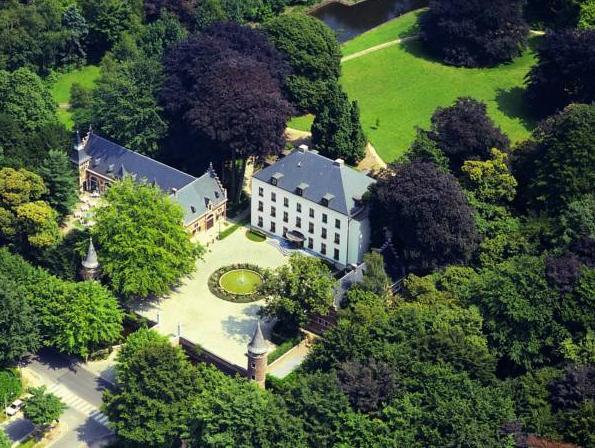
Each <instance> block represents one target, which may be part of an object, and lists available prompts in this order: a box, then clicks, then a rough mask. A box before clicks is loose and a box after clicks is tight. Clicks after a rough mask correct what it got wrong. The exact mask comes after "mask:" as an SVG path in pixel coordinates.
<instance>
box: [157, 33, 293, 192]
mask: <svg viewBox="0 0 595 448" xmlns="http://www.w3.org/2000/svg"><path fill="white" fill-rule="evenodd" d="M237 27H239V25H221V27H214V28H211V29H209V30H208V31H207V32H206V33H203V34H201V35H199V36H195V37H191V38H189V39H188V40H187V41H185V42H183V43H181V44H180V45H178V46H177V47H175V48H174V49H173V50H172V51H170V52H169V54H168V55H167V57H166V62H165V70H166V79H165V82H164V84H163V89H162V91H161V97H162V100H163V104H164V107H165V109H166V111H167V112H168V113H169V115H170V117H171V118H172V121H182V122H184V123H185V124H186V125H187V127H188V130H189V131H190V133H193V134H195V135H197V134H198V135H199V136H201V137H203V138H206V139H208V140H209V141H211V142H212V143H213V145H215V147H216V148H217V149H218V150H219V152H220V154H223V157H222V158H223V159H224V160H228V161H230V162H231V173H232V179H231V185H230V187H231V188H230V191H231V197H232V198H233V199H234V200H235V201H237V200H238V199H239V196H240V193H241V185H242V180H243V176H244V170H245V166H246V160H247V159H248V157H256V158H258V159H262V158H264V157H266V156H268V155H270V154H277V153H279V152H280V151H281V149H283V147H284V145H285V139H284V131H285V125H286V122H287V119H288V117H289V115H290V111H291V110H290V106H289V104H288V103H287V101H285V99H284V98H283V96H282V94H281V90H280V86H279V84H280V79H279V78H278V76H280V74H281V73H282V71H281V70H280V69H279V66H278V65H277V64H278V61H279V59H278V57H277V56H274V55H275V52H274V49H272V48H271V47H270V45H269V46H268V49H266V48H265V47H266V39H264V41H263V36H262V34H261V32H259V31H256V30H250V31H249V30H248V29H245V28H242V29H241V30H238V28H237ZM210 34H212V35H210ZM250 34H252V35H253V37H254V42H253V43H251V42H250ZM232 37H233V38H234V39H232ZM235 38H237V39H235ZM263 49H266V51H263ZM267 54H271V55H272V56H271V57H270V58H269V57H267V56H266V55H267ZM263 58H264V59H266V61H265V60H264V59H263Z"/></svg>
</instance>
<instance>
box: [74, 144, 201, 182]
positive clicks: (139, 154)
mask: <svg viewBox="0 0 595 448" xmlns="http://www.w3.org/2000/svg"><path fill="white" fill-rule="evenodd" d="M91 137H97V138H100V139H101V140H104V141H106V142H108V143H111V144H112V145H116V146H119V147H120V148H122V149H124V150H125V151H128V152H131V153H133V154H136V155H138V156H141V157H143V158H145V159H148V160H150V161H152V162H155V163H158V164H159V165H163V166H165V167H167V168H169V169H171V170H174V171H177V172H178V173H182V174H184V175H185V176H189V177H191V178H192V181H191V182H189V183H188V184H186V185H184V186H183V187H182V188H186V186H187V185H189V184H190V183H192V182H194V181H195V180H196V179H198V178H197V177H194V176H193V175H192V174H188V173H185V172H184V171H182V170H179V169H177V168H174V167H173V166H170V165H167V164H166V163H163V162H160V161H159V160H156V159H153V158H152V157H149V156H146V155H144V154H141V153H140V152H137V151H133V150H132V149H128V148H126V147H125V146H122V145H120V144H118V143H115V142H112V141H111V140H108V139H107V138H105V137H102V136H101V135H97V134H95V133H93V134H91ZM90 140H91V139H89V140H87V144H88V143H89V141H90ZM85 146H87V145H85Z"/></svg>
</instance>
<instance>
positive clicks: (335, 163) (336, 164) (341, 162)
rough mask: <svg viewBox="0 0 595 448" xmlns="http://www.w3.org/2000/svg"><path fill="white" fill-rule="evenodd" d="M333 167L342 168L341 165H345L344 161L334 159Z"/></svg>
mask: <svg viewBox="0 0 595 448" xmlns="http://www.w3.org/2000/svg"><path fill="white" fill-rule="evenodd" d="M333 165H335V166H342V165H345V161H344V160H343V159H335V161H334V162H333Z"/></svg>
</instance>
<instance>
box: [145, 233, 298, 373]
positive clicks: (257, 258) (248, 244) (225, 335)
mask: <svg viewBox="0 0 595 448" xmlns="http://www.w3.org/2000/svg"><path fill="white" fill-rule="evenodd" d="M246 231H247V228H245V227H241V228H239V229H238V230H236V231H235V232H234V233H232V234H231V235H229V236H228V237H227V238H225V239H223V240H221V241H217V242H215V243H214V244H213V245H211V246H209V247H208V248H207V253H206V254H205V256H204V259H203V260H200V261H198V262H197V265H196V271H195V272H194V273H193V274H192V276H191V277H190V278H187V279H185V280H184V281H183V283H182V284H181V285H180V286H179V287H177V288H175V289H174V290H173V291H172V293H171V294H169V295H168V296H166V297H163V298H161V299H160V300H158V301H155V302H150V303H148V302H145V303H139V304H137V306H136V310H137V311H138V312H139V313H140V314H141V315H143V316H145V317H147V318H148V319H150V320H152V321H156V319H157V315H158V314H159V326H158V331H159V332H161V333H163V334H165V335H168V336H176V335H177V332H178V325H180V327H181V334H182V336H183V337H184V338H186V339H188V340H190V341H191V342H193V343H195V344H198V345H200V346H201V347H203V348H205V349H206V350H208V351H210V352H212V353H214V354H216V355H217V356H219V357H221V358H223V359H225V360H226V361H229V362H231V363H233V364H236V365H238V366H241V367H244V366H245V364H246V357H245V353H246V345H247V344H248V342H249V341H250V337H251V335H252V332H253V330H254V325H255V324H256V319H257V312H258V310H259V309H260V307H261V306H262V302H253V303H231V302H226V301H224V300H221V299H219V298H217V297H215V296H214V295H213V294H211V292H210V291H209V287H208V279H209V276H210V275H211V274H212V273H213V272H214V271H215V270H217V269H218V268H220V267H222V266H227V265H230V264H235V263H251V264H256V265H258V266H260V267H263V268H275V267H277V266H280V265H282V264H284V263H286V261H287V257H286V256H284V255H283V254H282V253H281V251H280V250H279V249H278V248H277V247H275V246H274V245H272V244H269V242H268V240H267V241H264V242H254V241H250V240H249V239H248V238H247V237H246ZM262 329H263V333H264V336H265V338H267V339H268V337H269V335H270V330H271V322H263V326H262ZM271 348H273V347H272V346H271Z"/></svg>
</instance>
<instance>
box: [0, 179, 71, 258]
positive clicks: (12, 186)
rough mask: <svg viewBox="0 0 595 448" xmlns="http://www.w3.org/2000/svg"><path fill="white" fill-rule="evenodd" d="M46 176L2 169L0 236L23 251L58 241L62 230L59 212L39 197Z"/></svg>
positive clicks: (47, 245) (0, 184) (44, 190)
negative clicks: (58, 218)
mask: <svg viewBox="0 0 595 448" xmlns="http://www.w3.org/2000/svg"><path fill="white" fill-rule="evenodd" d="M46 191H47V190H46V187H45V185H44V183H43V179H42V178H41V177H40V176H38V175H37V174H35V173H32V172H30V171H27V170H25V169H20V170H15V169H13V168H2V169H0V236H1V237H2V239H4V241H5V242H9V243H12V244H14V245H15V246H16V247H17V248H19V249H20V250H22V251H27V250H30V249H42V248H46V247H49V246H52V245H53V244H55V243H56V242H57V241H58V240H59V238H60V233H59V229H58V224H57V213H56V212H55V211H54V210H53V209H52V208H51V207H50V206H49V205H48V204H47V203H46V202H44V201H41V200H39V199H40V198H41V196H42V194H44V193H45V192H46Z"/></svg>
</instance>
